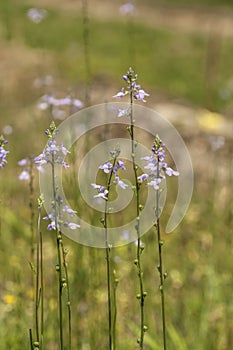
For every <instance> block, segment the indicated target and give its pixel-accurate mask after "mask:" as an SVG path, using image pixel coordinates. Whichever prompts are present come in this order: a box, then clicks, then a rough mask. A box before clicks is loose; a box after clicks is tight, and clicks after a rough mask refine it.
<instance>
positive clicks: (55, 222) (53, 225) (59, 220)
mask: <svg viewBox="0 0 233 350" xmlns="http://www.w3.org/2000/svg"><path fill="white" fill-rule="evenodd" d="M62 202H63V201H62V198H61V197H58V198H57V203H56V204H55V205H56V206H57V208H56V209H57V211H58V212H59V214H57V217H56V214H55V205H54V204H53V205H52V206H51V208H52V211H51V213H49V214H48V215H47V216H45V217H44V218H43V219H44V220H49V221H50V223H49V224H48V226H47V229H48V230H49V231H52V230H56V229H58V230H59V231H60V230H61V228H62V226H64V227H68V228H70V229H71V230H76V229H77V228H80V225H78V224H76V223H74V222H70V221H69V220H68V219H67V218H66V216H65V214H68V215H69V216H70V217H74V215H75V214H76V213H77V211H75V210H72V209H71V208H70V207H69V206H68V205H65V206H64V208H62ZM63 213H64V214H63Z"/></svg>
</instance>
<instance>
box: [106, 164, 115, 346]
mask: <svg viewBox="0 0 233 350" xmlns="http://www.w3.org/2000/svg"><path fill="white" fill-rule="evenodd" d="M115 164H116V157H114V160H113V165H112V171H111V172H110V176H109V179H108V184H107V191H108V195H107V198H108V196H109V190H110V186H111V180H112V175H113V169H114V167H115ZM108 214H109V213H108V199H107V200H106V201H105V209H104V222H103V225H104V232H105V254H106V255H105V257H106V274H107V288H108V335H109V339H108V340H109V350H112V333H113V332H112V300H111V273H110V270H111V269H110V250H111V248H110V246H109V243H108Z"/></svg>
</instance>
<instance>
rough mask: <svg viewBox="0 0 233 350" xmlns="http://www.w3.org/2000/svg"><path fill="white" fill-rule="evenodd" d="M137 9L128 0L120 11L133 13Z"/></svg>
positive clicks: (124, 13)
mask: <svg viewBox="0 0 233 350" xmlns="http://www.w3.org/2000/svg"><path fill="white" fill-rule="evenodd" d="M134 11H135V6H134V5H133V4H132V3H131V2H127V3H126V4H124V5H122V6H121V7H120V12H121V14H123V15H128V14H131V13H133V12H134Z"/></svg>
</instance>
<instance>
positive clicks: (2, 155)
mask: <svg viewBox="0 0 233 350" xmlns="http://www.w3.org/2000/svg"><path fill="white" fill-rule="evenodd" d="M6 144H7V141H6V140H5V139H4V137H3V136H1V137H0V168H4V166H5V164H6V163H7V160H6V157H7V154H8V153H10V152H9V151H6V150H5V145H6Z"/></svg>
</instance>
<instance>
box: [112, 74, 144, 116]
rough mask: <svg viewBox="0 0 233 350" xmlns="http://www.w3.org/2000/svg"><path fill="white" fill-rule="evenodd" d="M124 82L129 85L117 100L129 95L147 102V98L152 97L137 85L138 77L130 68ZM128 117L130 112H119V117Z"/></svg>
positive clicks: (118, 95)
mask: <svg viewBox="0 0 233 350" xmlns="http://www.w3.org/2000/svg"><path fill="white" fill-rule="evenodd" d="M122 78H123V80H124V81H125V82H126V83H127V84H128V85H127V87H126V88H124V87H123V88H122V89H121V91H119V92H118V93H117V94H116V95H114V96H113V97H115V98H122V97H124V96H126V95H128V94H130V95H131V96H132V98H134V99H135V100H137V101H142V102H146V100H145V97H147V96H150V95H149V94H148V93H147V92H145V91H144V90H143V89H142V88H141V86H140V85H138V84H137V83H136V81H137V78H138V75H137V74H134V71H133V69H132V68H129V70H128V72H127V74H125V75H123V77H122ZM124 115H128V110H122V109H121V110H119V112H118V117H121V116H124Z"/></svg>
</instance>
